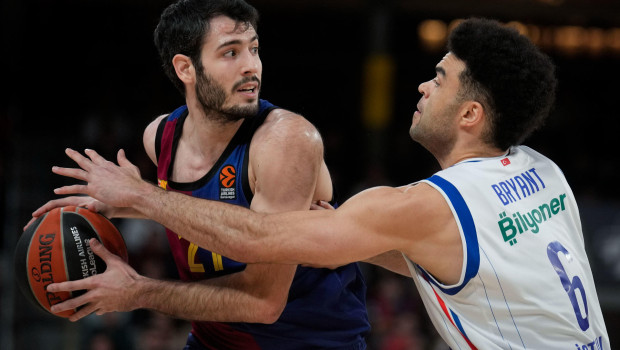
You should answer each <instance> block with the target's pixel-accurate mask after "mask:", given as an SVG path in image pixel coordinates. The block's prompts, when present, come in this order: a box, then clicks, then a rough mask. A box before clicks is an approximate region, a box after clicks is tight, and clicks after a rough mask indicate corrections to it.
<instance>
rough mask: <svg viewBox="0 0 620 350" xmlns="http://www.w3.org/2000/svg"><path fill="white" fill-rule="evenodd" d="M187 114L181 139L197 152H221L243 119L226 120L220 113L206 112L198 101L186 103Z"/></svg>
mask: <svg viewBox="0 0 620 350" xmlns="http://www.w3.org/2000/svg"><path fill="white" fill-rule="evenodd" d="M187 108H188V111H189V114H188V116H187V119H186V120H185V123H184V125H183V136H182V138H181V140H182V141H184V142H185V143H187V144H188V145H191V146H192V149H194V150H195V151H196V152H198V153H212V154H218V156H219V154H221V152H223V151H224V149H225V148H226V146H227V145H228V143H229V142H230V140H231V139H232V138H233V136H234V135H235V133H236V132H237V130H239V127H240V126H241V124H242V123H243V120H244V119H240V120H235V121H226V120H225V119H224V118H222V116H221V115H214V114H207V113H205V111H204V110H203V108H202V107H201V106H200V104H199V103H193V104H190V103H188V104H187Z"/></svg>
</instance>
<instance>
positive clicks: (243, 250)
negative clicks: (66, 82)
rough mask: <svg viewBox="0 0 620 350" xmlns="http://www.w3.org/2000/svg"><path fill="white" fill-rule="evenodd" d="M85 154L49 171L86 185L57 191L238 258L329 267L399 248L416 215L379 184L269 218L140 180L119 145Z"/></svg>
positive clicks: (398, 192) (70, 152) (398, 194)
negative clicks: (110, 153)
mask: <svg viewBox="0 0 620 350" xmlns="http://www.w3.org/2000/svg"><path fill="white" fill-rule="evenodd" d="M86 154H87V155H88V157H89V158H86V157H84V156H83V155H81V154H80V153H79V152H76V151H73V150H71V149H68V150H67V155H68V156H69V157H70V158H71V159H73V160H74V161H75V162H76V163H77V164H78V165H79V166H80V168H81V169H77V168H76V169H69V168H58V167H54V168H53V171H54V172H55V173H57V174H60V175H64V176H69V177H74V178H76V179H78V180H83V181H85V182H86V183H87V184H85V185H72V186H65V187H62V188H59V189H57V190H56V193H58V194H71V193H83V194H88V195H90V196H91V197H93V198H97V199H98V200H100V201H102V202H104V203H107V204H110V205H114V206H117V207H131V208H133V209H135V210H137V211H139V212H140V213H142V214H143V215H145V216H146V217H149V218H152V219H154V220H156V221H158V222H160V223H161V224H163V225H164V226H166V227H168V228H170V229H171V230H173V231H175V232H177V233H179V234H181V235H183V237H184V238H185V239H187V240H189V241H192V242H194V243H196V244H198V245H199V246H202V247H205V248H209V249H210V250H212V251H216V252H218V253H220V254H223V255H226V256H228V257H230V258H232V259H235V260H239V261H243V262H282V263H300V262H301V263H308V264H312V265H314V266H316V265H326V266H329V265H336V264H344V263H348V262H352V261H358V260H364V259H367V258H370V257H373V256H375V255H378V254H380V253H383V252H386V251H389V250H394V249H397V250H399V248H400V246H399V245H400V244H402V243H403V242H402V240H403V239H402V237H399V235H398V228H399V227H401V228H402V229H404V228H405V226H406V223H408V219H410V218H411V217H413V216H415V215H416V214H417V213H416V212H415V211H413V213H410V212H409V211H410V210H407V208H406V207H405V206H406V203H405V202H404V201H403V200H404V199H406V198H405V197H407V198H410V197H411V196H406V195H405V194H404V193H403V191H401V190H399V189H394V188H388V187H380V188H375V189H371V190H366V191H364V192H362V193H360V194H358V195H356V196H354V197H353V198H351V199H350V200H349V201H347V202H346V203H344V204H343V205H342V206H341V207H340V208H338V209H337V210H314V211H303V212H288V213H282V214H272V215H266V214H264V213H257V212H253V211H251V210H248V209H246V208H242V207H238V206H233V205H229V204H226V203H220V202H214V201H206V200H203V199H199V198H193V197H188V196H186V195H183V194H180V193H175V192H171V191H165V190H162V189H160V188H158V187H156V186H154V185H152V184H149V183H147V182H145V181H143V180H142V179H141V178H140V174H139V172H138V171H137V168H136V167H135V166H134V165H133V164H131V163H130V162H129V161H128V160H127V158H125V154H124V152H123V151H122V150H121V151H119V154H118V162H119V166H117V165H115V164H114V163H112V162H110V161H107V160H105V159H104V158H103V157H101V156H100V155H99V154H97V153H96V152H95V151H93V150H86ZM403 222H405V223H403ZM291 233H294V234H291ZM392 233H393V234H395V237H394V238H392ZM352 248H354V249H352Z"/></svg>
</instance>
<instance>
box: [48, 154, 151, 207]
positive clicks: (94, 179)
mask: <svg viewBox="0 0 620 350" xmlns="http://www.w3.org/2000/svg"><path fill="white" fill-rule="evenodd" d="M65 153H66V154H67V155H68V156H69V158H71V159H73V160H74V161H75V162H76V163H77V165H79V166H80V168H61V167H57V166H55V167H53V168H52V172H54V173H56V174H58V175H63V176H67V177H72V178H74V179H78V180H83V181H85V182H86V184H85V185H71V186H64V187H60V188H57V189H55V190H54V193H56V194H76V193H80V194H86V195H89V196H91V197H93V198H95V199H97V200H99V201H101V202H103V203H105V204H108V205H111V206H114V207H129V206H131V198H133V196H134V195H136V193H138V191H139V188H140V186H143V185H145V184H146V183H145V182H144V181H142V178H141V177H140V170H139V169H138V167H137V166H135V165H133V164H132V163H131V162H130V161H129V160H127V158H126V157H125V151H123V150H122V149H121V150H119V151H118V154H117V161H118V165H116V164H114V163H113V162H111V161H108V160H106V159H105V158H103V157H102V156H100V155H99V154H98V153H97V152H95V151H93V150H90V149H87V150H86V151H84V153H86V155H87V156H88V158H87V157H85V156H83V155H82V154H81V153H80V152H77V151H74V150H72V149H70V148H67V149H66V151H65ZM146 185H148V184H146Z"/></svg>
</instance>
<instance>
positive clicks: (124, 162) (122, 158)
mask: <svg viewBox="0 0 620 350" xmlns="http://www.w3.org/2000/svg"><path fill="white" fill-rule="evenodd" d="M116 159H117V161H118V165H120V166H122V167H124V168H133V169H134V170H135V171H136V172H137V173H138V174H139V173H140V169H139V168H138V167H137V166H135V165H134V164H133V163H132V162H130V161H129V159H127V156H126V155H125V150H124V149H122V148H121V149H120V150H118V154H117V155H116Z"/></svg>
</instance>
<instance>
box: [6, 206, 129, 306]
mask: <svg viewBox="0 0 620 350" xmlns="http://www.w3.org/2000/svg"><path fill="white" fill-rule="evenodd" d="M91 238H96V239H97V240H99V241H100V242H101V243H103V245H104V246H105V247H106V248H107V249H108V250H110V251H111V252H112V253H114V254H116V255H118V256H120V257H121V258H122V259H124V260H125V261H127V260H128V259H127V247H126V246H125V241H124V240H123V237H122V236H121V234H120V233H119V232H118V229H116V227H115V226H114V224H112V222H110V220H108V219H107V218H106V217H105V216H103V215H101V214H98V213H95V212H92V211H90V210H88V209H86V208H80V207H74V206H68V207H63V208H55V209H53V210H51V211H49V212H48V213H46V214H45V215H43V216H41V217H40V218H38V219H37V220H36V221H35V222H34V223H32V224H31V225H30V226H29V227H28V229H26V231H24V233H22V235H21V237H20V239H19V241H18V242H17V247H16V249H15V277H16V279H17V284H18V285H19V288H20V289H21V291H22V293H24V295H25V296H26V298H27V299H29V300H30V301H32V302H33V303H34V304H35V305H38V306H40V307H41V308H43V309H44V310H46V311H47V312H50V313H51V311H50V308H51V307H52V305H55V304H58V303H60V302H63V301H65V300H67V299H70V298H73V297H76V296H78V295H81V294H83V293H84V291H75V292H59V293H51V292H48V291H47V290H46V287H47V286H48V285H49V284H51V283H54V282H64V281H75V280H79V279H82V278H86V277H89V276H93V275H96V274H99V273H103V272H104V271H105V269H106V265H105V263H104V262H103V260H102V259H101V258H99V257H98V256H97V255H96V254H95V253H93V251H92V249H91V248H90V246H89V240H90V239H91ZM75 311H76V310H67V311H64V312H61V313H58V314H54V315H56V316H61V317H69V316H71V315H73V314H74V313H75Z"/></svg>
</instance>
